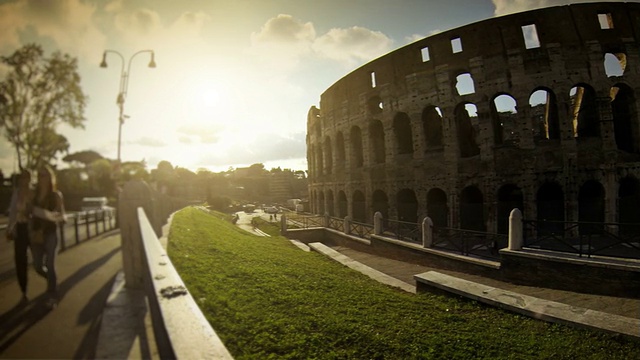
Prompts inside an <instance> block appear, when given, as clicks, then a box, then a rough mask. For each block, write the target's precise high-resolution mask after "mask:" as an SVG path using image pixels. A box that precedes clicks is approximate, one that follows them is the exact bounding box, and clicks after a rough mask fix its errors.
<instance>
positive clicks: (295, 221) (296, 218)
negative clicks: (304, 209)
mask: <svg viewBox="0 0 640 360" xmlns="http://www.w3.org/2000/svg"><path fill="white" fill-rule="evenodd" d="M286 219H287V227H289V228H293V229H295V228H298V229H308V228H311V227H324V216H319V215H309V216H306V215H287V216H286Z"/></svg>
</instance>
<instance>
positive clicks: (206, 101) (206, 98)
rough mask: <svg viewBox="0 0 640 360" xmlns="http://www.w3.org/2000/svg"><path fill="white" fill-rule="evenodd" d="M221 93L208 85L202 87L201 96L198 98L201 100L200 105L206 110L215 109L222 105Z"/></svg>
mask: <svg viewBox="0 0 640 360" xmlns="http://www.w3.org/2000/svg"><path fill="white" fill-rule="evenodd" d="M220 95H221V94H220V91H218V89H216V88H215V87H213V86H211V85H209V86H207V84H205V85H203V86H200V89H199V94H198V96H197V98H198V99H199V102H200V105H201V106H203V107H205V108H213V107H216V106H217V105H219V104H220V97H221V96H220Z"/></svg>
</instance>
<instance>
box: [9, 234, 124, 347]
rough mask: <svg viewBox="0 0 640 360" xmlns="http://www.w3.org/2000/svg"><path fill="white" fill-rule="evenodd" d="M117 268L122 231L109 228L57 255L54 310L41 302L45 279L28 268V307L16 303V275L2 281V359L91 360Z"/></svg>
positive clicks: (17, 299)
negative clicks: (97, 235) (57, 289)
mask: <svg viewBox="0 0 640 360" xmlns="http://www.w3.org/2000/svg"><path fill="white" fill-rule="evenodd" d="M1 235H3V236H4V234H1ZM3 241H4V240H3ZM120 269H122V257H121V254H120V235H119V232H117V231H112V232H109V233H106V234H103V235H100V236H99V237H96V238H94V239H92V240H88V241H86V242H83V243H81V244H80V245H78V246H74V247H72V248H69V249H67V251H64V252H62V253H59V254H58V257H57V272H58V284H59V289H60V296H61V300H60V303H59V305H58V307H57V308H56V309H53V310H49V309H47V308H46V307H45V306H44V302H45V297H44V296H43V293H44V292H45V290H46V282H45V280H44V279H42V278H40V277H39V276H37V274H36V273H35V272H34V271H33V270H32V268H30V269H29V274H28V275H29V290H28V294H29V297H30V299H31V300H30V302H29V303H28V304H26V305H23V306H21V305H19V301H20V295H21V294H20V289H19V287H18V283H17V280H16V279H15V276H11V277H5V278H3V279H0V358H4V359H16V358H37V359H47V358H56V359H61V358H62V359H71V358H74V359H92V358H95V349H96V345H97V341H98V333H99V329H100V322H101V318H102V312H103V309H104V305H105V301H106V299H107V297H108V296H109V293H110V291H111V287H112V284H113V281H114V278H115V276H116V274H117V273H118V271H119V270H120Z"/></svg>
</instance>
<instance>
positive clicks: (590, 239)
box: [522, 220, 640, 259]
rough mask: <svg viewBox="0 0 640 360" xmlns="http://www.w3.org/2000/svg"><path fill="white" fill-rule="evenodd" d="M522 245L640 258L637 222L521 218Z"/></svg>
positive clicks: (570, 251) (639, 233) (639, 234)
mask: <svg viewBox="0 0 640 360" xmlns="http://www.w3.org/2000/svg"><path fill="white" fill-rule="evenodd" d="M522 223H523V233H524V241H523V246H524V247H528V248H535V249H543V250H552V251H559V252H567V253H573V254H577V255H578V256H579V257H583V256H586V257H591V256H593V255H598V256H608V257H619V258H632V259H640V224H620V223H593V222H569V221H538V220H523V222H522Z"/></svg>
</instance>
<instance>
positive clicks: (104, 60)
mask: <svg viewBox="0 0 640 360" xmlns="http://www.w3.org/2000/svg"><path fill="white" fill-rule="evenodd" d="M100 67H101V68H106V67H107V52H106V51H105V52H104V53H103V54H102V62H101V63H100Z"/></svg>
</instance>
